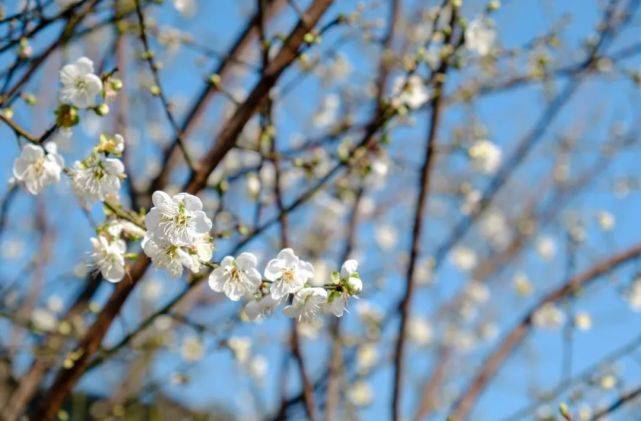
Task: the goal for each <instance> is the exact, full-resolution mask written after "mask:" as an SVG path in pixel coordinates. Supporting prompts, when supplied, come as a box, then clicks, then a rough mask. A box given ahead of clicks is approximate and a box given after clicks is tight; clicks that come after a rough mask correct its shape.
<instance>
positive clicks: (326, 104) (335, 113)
mask: <svg viewBox="0 0 641 421" xmlns="http://www.w3.org/2000/svg"><path fill="white" fill-rule="evenodd" d="M339 107H340V97H339V96H338V95H336V94H330V95H327V96H326V97H325V98H323V100H322V102H321V105H320V109H319V110H318V112H317V113H316V114H315V115H314V118H313V123H314V126H316V127H318V128H324V127H328V126H331V125H332V124H333V123H334V122H335V121H336V119H337V118H338V117H339Z"/></svg>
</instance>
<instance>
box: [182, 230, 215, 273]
mask: <svg viewBox="0 0 641 421" xmlns="http://www.w3.org/2000/svg"><path fill="white" fill-rule="evenodd" d="M181 248H182V249H183V250H185V251H186V252H187V254H188V255H189V260H188V261H187V262H186V263H185V266H186V267H187V269H189V270H190V271H192V272H193V273H198V272H199V271H200V266H201V264H202V262H208V261H210V260H211V256H212V254H214V242H213V241H212V239H211V236H210V235H209V234H199V235H198V236H197V237H196V239H195V240H194V243H193V244H191V245H189V246H182V247H181Z"/></svg>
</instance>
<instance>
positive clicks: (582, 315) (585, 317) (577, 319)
mask: <svg viewBox="0 0 641 421" xmlns="http://www.w3.org/2000/svg"><path fill="white" fill-rule="evenodd" d="M574 326H576V328H577V329H579V330H583V331H587V330H590V329H592V317H591V316H590V313H588V312H587V311H577V312H576V314H575V315H574Z"/></svg>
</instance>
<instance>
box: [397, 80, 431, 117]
mask: <svg viewBox="0 0 641 421" xmlns="http://www.w3.org/2000/svg"><path fill="white" fill-rule="evenodd" d="M392 97H393V99H392V104H393V105H394V106H395V107H399V106H402V105H404V106H407V107H409V108H411V109H417V108H420V107H421V106H422V105H423V104H425V103H426V102H427V100H428V99H429V98H430V94H429V92H428V91H427V88H426V87H425V83H423V79H422V78H421V77H420V76H418V75H410V76H409V77H408V78H407V79H406V78H405V77H404V76H398V77H397V78H396V79H394V82H393V84H392Z"/></svg>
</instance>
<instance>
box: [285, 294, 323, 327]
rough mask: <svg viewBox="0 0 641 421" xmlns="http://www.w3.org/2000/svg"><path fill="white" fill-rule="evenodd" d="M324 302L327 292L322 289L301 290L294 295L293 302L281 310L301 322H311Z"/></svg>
mask: <svg viewBox="0 0 641 421" xmlns="http://www.w3.org/2000/svg"><path fill="white" fill-rule="evenodd" d="M326 302H327V291H325V290H324V289H323V288H303V289H301V290H299V291H298V292H296V294H294V301H293V302H292V304H291V305H288V306H287V307H285V308H284V309H283V313H285V315H286V316H288V317H292V318H296V319H298V321H301V322H311V321H313V320H314V319H315V318H316V316H317V315H318V314H319V313H320V312H321V308H322V306H323V304H325V303H326Z"/></svg>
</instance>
